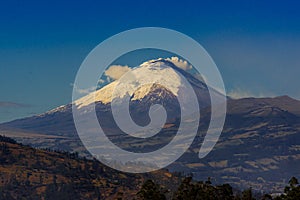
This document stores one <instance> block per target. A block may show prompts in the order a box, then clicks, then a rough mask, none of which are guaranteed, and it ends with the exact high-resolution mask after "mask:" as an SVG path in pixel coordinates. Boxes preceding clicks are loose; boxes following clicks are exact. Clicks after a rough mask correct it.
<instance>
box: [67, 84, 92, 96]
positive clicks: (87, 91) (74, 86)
mask: <svg viewBox="0 0 300 200" xmlns="http://www.w3.org/2000/svg"><path fill="white" fill-rule="evenodd" d="M70 85H71V86H72V87H73V88H75V90H76V92H77V93H78V94H89V93H91V92H93V91H95V90H96V88H97V87H96V86H95V87H91V88H86V89H81V88H78V87H77V86H76V85H75V84H73V83H71V84H70Z"/></svg>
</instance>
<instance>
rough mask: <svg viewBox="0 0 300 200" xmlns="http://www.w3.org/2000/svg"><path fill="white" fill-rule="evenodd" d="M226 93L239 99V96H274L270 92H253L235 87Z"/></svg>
mask: <svg viewBox="0 0 300 200" xmlns="http://www.w3.org/2000/svg"><path fill="white" fill-rule="evenodd" d="M227 95H228V96H229V97H231V98H233V99H241V98H247V97H256V98H262V97H272V96H274V95H273V94H271V93H262V92H260V93H254V92H251V91H249V90H245V89H241V88H235V89H232V90H230V91H229V92H228V93H227Z"/></svg>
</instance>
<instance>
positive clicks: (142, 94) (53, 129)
mask: <svg viewBox="0 0 300 200" xmlns="http://www.w3.org/2000/svg"><path fill="white" fill-rule="evenodd" d="M149 71H151V72H153V71H154V72H155V73H157V74H158V75H159V76H157V77H158V78H157V80H154V82H153V84H143V81H141V82H138V83H137V84H139V85H142V86H141V87H139V88H138V89H137V90H135V91H132V93H122V91H125V89H128V88H124V90H120V92H119V93H117V94H116V97H117V98H120V99H122V98H124V96H126V95H127V96H129V98H130V110H131V116H132V118H133V119H134V120H135V122H136V123H137V124H140V125H146V124H147V123H149V116H148V111H149V107H150V106H151V105H153V104H162V105H164V107H165V108H166V110H167V114H168V117H167V123H166V124H165V126H164V128H163V129H162V131H161V132H160V133H159V134H157V135H156V136H153V137H152V138H150V142H149V140H148V141H147V140H144V139H137V138H132V137H130V136H128V135H126V134H124V133H122V131H121V130H120V129H119V128H118V127H117V125H116V123H115V122H114V120H113V116H112V112H111V107H110V106H111V101H112V95H111V92H112V90H113V89H114V87H115V86H116V85H117V84H118V80H117V81H114V82H112V83H110V84H108V85H107V86H105V87H103V88H101V89H99V90H97V91H95V92H94V93H91V94H89V95H87V96H85V97H83V98H81V99H79V100H77V101H75V102H73V104H72V103H70V104H68V105H64V106H61V107H58V108H56V109H54V110H51V111H48V112H46V113H44V114H41V115H36V116H32V117H27V118H24V119H19V120H14V121H12V122H8V123H4V124H1V125H0V133H1V134H5V135H7V136H9V137H14V138H16V139H17V140H18V141H20V142H22V143H25V144H30V145H32V146H34V147H40V148H41V147H42V148H51V149H60V150H65V151H70V152H74V151H77V152H79V153H81V154H82V155H88V152H87V151H86V150H85V148H84V147H83V145H82V144H81V141H80V140H79V138H78V136H77V134H76V129H75V126H74V122H73V116H72V105H75V106H77V108H78V109H79V110H82V112H89V111H90V110H91V109H90V108H91V106H93V104H92V103H93V102H94V101H95V102H96V111H97V116H98V120H99V123H100V124H101V126H102V128H103V129H104V131H105V133H106V134H107V136H108V137H109V138H110V139H111V141H113V142H114V143H115V144H118V145H119V146H120V147H121V148H123V149H126V150H129V151H134V152H149V151H152V150H154V149H157V148H160V147H162V146H164V145H166V144H168V143H169V142H170V141H171V140H172V138H173V137H174V134H176V131H177V128H178V126H179V124H178V123H179V121H180V120H179V119H180V112H178V110H179V103H178V101H177V96H178V94H179V93H181V92H182V93H184V88H181V85H182V80H181V78H180V77H179V76H178V75H176V72H180V74H182V75H183V76H184V77H185V78H186V79H187V80H188V82H189V83H190V84H191V85H192V87H193V89H194V91H195V93H196V96H197V98H198V102H199V106H200V109H201V120H200V127H199V133H198V136H197V137H196V138H195V140H194V142H193V144H192V146H191V147H190V149H189V150H188V151H187V152H186V153H185V154H184V155H183V156H182V157H181V158H180V159H179V160H178V161H177V162H175V163H174V164H172V165H170V166H168V168H169V169H171V170H174V171H185V172H188V173H192V174H193V175H194V176H195V177H196V178H199V179H202V180H204V179H206V178H207V177H208V176H210V177H212V178H213V179H215V180H216V182H219V183H222V182H227V183H230V184H232V185H234V186H236V187H239V188H247V187H252V188H253V189H255V190H262V191H282V188H283V187H284V186H285V185H286V184H287V181H288V179H289V178H290V177H292V176H298V177H299V176H300V171H299V166H300V144H299V141H300V134H299V130H300V102H299V101H297V100H295V99H292V98H290V97H288V96H281V97H274V98H245V99H231V98H228V102H227V107H228V109H227V118H226V122H225V126H224V129H223V132H222V135H221V137H220V140H219V141H218V143H217V145H216V146H215V148H214V150H213V151H212V152H211V153H210V154H209V155H208V156H207V157H205V158H204V159H201V160H200V159H199V158H198V156H197V154H198V151H199V148H200V146H201V143H202V140H203V137H204V136H205V134H206V130H207V128H208V124H209V120H210V111H211V109H210V97H209V92H208V88H207V86H206V85H205V83H204V82H203V81H201V80H199V79H197V78H195V77H194V76H193V75H191V74H189V73H187V72H186V71H184V70H182V69H180V68H178V67H176V66H175V65H174V64H173V63H171V62H169V61H166V60H155V61H148V62H146V63H144V64H142V65H141V66H140V67H139V68H136V69H133V70H132V73H133V74H134V75H135V76H136V77H138V78H139V80H145V81H146V79H147V78H148V77H147V73H148V72H149ZM158 82H160V83H165V84H167V85H168V84H169V85H171V86H172V87H165V86H163V85H162V84H158ZM129 91H130V86H129ZM214 92H215V93H216V94H218V95H222V94H219V93H218V92H217V91H216V90H214ZM187 98H188V96H187Z"/></svg>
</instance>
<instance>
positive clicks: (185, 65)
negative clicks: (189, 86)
mask: <svg viewBox="0 0 300 200" xmlns="http://www.w3.org/2000/svg"><path fill="white" fill-rule="evenodd" d="M166 60H167V61H170V62H172V63H173V64H174V65H176V66H177V67H179V68H181V69H183V70H189V69H192V65H190V64H189V63H188V62H187V61H186V60H183V59H180V58H178V57H175V56H174V57H171V58H166Z"/></svg>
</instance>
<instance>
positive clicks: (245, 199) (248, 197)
mask: <svg viewBox="0 0 300 200" xmlns="http://www.w3.org/2000/svg"><path fill="white" fill-rule="evenodd" d="M242 200H255V198H253V194H252V188H249V189H247V190H244V191H243V193H242Z"/></svg>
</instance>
